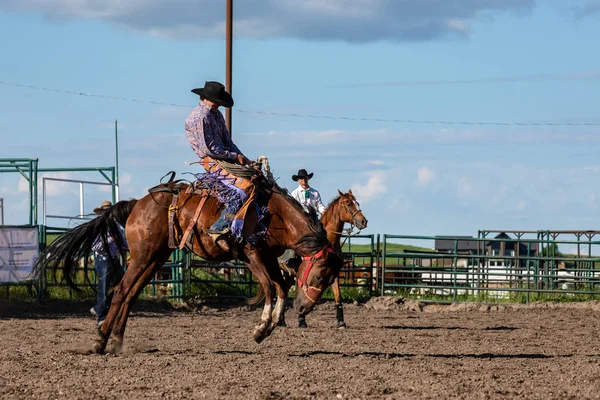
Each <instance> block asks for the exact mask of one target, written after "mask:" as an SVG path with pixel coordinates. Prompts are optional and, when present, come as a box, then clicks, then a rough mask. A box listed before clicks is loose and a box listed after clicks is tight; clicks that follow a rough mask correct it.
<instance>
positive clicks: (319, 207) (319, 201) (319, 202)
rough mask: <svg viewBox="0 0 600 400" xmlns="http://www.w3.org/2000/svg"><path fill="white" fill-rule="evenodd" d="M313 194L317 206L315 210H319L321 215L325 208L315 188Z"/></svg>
mask: <svg viewBox="0 0 600 400" xmlns="http://www.w3.org/2000/svg"><path fill="white" fill-rule="evenodd" d="M314 195H315V205H316V206H317V210H318V211H319V213H320V214H321V215H323V213H324V212H325V210H326V208H325V206H324V205H323V201H321V195H320V194H319V192H317V191H316V190H315V192H314Z"/></svg>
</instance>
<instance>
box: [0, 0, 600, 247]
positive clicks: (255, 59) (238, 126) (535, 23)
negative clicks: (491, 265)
mask: <svg viewBox="0 0 600 400" xmlns="http://www.w3.org/2000/svg"><path fill="white" fill-rule="evenodd" d="M0 37H2V41H1V42H0V46H1V47H0V48H1V50H2V57H0V107H1V108H2V113H0V135H1V137H2V140H1V142H0V143H1V145H0V158H39V167H40V168H60V167H108V166H114V165H115V140H114V137H115V135H114V121H115V120H118V123H119V176H120V183H121V185H120V197H121V199H127V198H131V197H134V198H140V197H142V196H144V195H145V194H146V193H147V189H148V188H149V187H152V186H154V185H156V184H157V183H159V180H160V178H161V177H162V176H163V175H164V174H166V173H167V172H168V171H170V170H175V171H177V173H178V174H179V176H180V177H187V178H189V177H190V176H189V175H181V174H184V173H186V172H201V171H200V168H199V167H198V166H197V165H189V164H186V162H188V163H189V162H193V161H195V160H196V159H197V157H196V156H195V154H194V153H193V151H192V150H191V148H190V146H189V144H188V142H187V139H186V137H185V132H184V121H185V119H186V117H187V115H188V114H189V113H190V112H191V111H192V109H193V108H194V107H195V106H196V105H197V102H198V97H197V96H195V95H193V94H192V93H191V92H190V90H191V89H193V88H195V87H201V86H203V85H204V82H205V81H208V80H217V81H221V82H224V80H225V41H224V37H225V1H224V0H221V1H215V0H212V1H205V0H171V1H169V2H166V1H160V0H130V1H128V2H123V1H119V0H0ZM234 37H235V39H234V44H233V52H234V54H233V88H232V94H233V97H234V99H235V106H234V108H233V129H232V134H233V138H234V141H235V142H236V144H237V145H238V146H239V147H240V148H241V149H242V150H243V152H244V153H245V154H246V155H247V156H248V157H249V158H253V159H256V158H257V157H258V156H260V155H265V156H267V157H268V158H269V160H270V163H271V166H272V168H273V170H274V174H275V176H276V177H278V178H279V182H280V184H281V185H282V186H285V187H287V188H289V189H290V190H293V189H294V188H295V186H296V184H295V183H294V182H293V181H292V180H291V176H292V174H294V173H296V172H297V171H298V169H300V168H305V169H307V170H308V171H309V172H314V174H315V175H314V178H313V179H312V180H311V181H310V183H311V185H312V186H313V187H315V188H316V189H317V190H319V191H320V192H321V196H322V197H323V199H324V200H325V202H329V201H330V200H332V199H333V198H334V197H335V196H336V195H337V190H338V189H339V190H341V191H344V192H345V191H347V190H348V189H352V191H353V193H354V194H355V195H356V197H357V198H358V201H359V202H360V204H361V206H362V209H363V212H364V214H365V216H366V217H367V218H368V220H369V227H368V228H367V229H366V230H365V231H364V232H363V233H367V234H370V233H375V234H377V233H379V234H384V233H387V234H399V235H431V236H433V235H475V236H477V231H478V230H480V229H490V230H501V229H508V230H538V229H556V230H559V229H561V230H564V229H571V230H579V229H586V230H587V229H593V230H595V229H599V230H600V226H599V225H598V224H599V218H598V217H597V215H598V211H599V209H600V186H599V185H598V182H599V178H600V161H599V160H598V157H597V154H598V146H599V145H600V134H599V133H600V132H599V131H600V115H599V111H598V110H600V51H598V38H599V37H600V1H598V0H454V1H448V0H420V1H409V0H260V1H259V0H242V1H241V0H236V1H234ZM41 88H46V89H50V90H42V89H41ZM65 92H69V93H65ZM80 93H81V94H86V95H79V94H80ZM117 98H118V99H120V100H118V99H117ZM52 176H55V177H61V178H67V179H84V180H92V181H102V177H101V176H100V175H99V174H97V173H57V174H53V175H52ZM40 180H41V179H40ZM40 192H41V190H40ZM84 193H85V195H84V204H85V211H86V212H91V210H92V209H93V208H94V207H95V206H97V204H99V202H100V201H102V200H103V199H105V198H108V197H109V193H107V192H106V188H102V187H97V186H92V185H85V187H84ZM47 196H48V197H47V204H48V207H47V210H46V212H47V213H48V214H54V215H57V214H58V215H69V216H74V215H77V214H78V213H79V186H78V185H77V184H71V183H57V182H48V187H47ZM0 198H4V214H5V223H6V224H24V223H27V215H28V214H27V204H28V199H27V185H26V184H25V181H24V180H23V179H22V178H20V176H19V175H18V174H16V173H14V174H8V173H3V174H0ZM41 201H42V200H41V196H40V204H41ZM39 218H40V220H41V219H42V215H41V207H40V216H39ZM61 223H62V224H64V223H65V222H64V221H63V222H60V221H52V225H54V226H56V225H59V224H61Z"/></svg>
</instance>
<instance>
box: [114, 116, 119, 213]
mask: <svg viewBox="0 0 600 400" xmlns="http://www.w3.org/2000/svg"><path fill="white" fill-rule="evenodd" d="M115 168H116V177H115V180H114V181H113V184H114V185H115V186H114V187H116V198H115V199H113V200H115V201H119V129H118V125H117V120H116V119H115Z"/></svg>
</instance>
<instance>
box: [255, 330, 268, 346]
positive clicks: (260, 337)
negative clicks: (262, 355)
mask: <svg viewBox="0 0 600 400" xmlns="http://www.w3.org/2000/svg"><path fill="white" fill-rule="evenodd" d="M252 337H254V341H255V342H256V343H258V344H260V343H262V341H263V340H265V337H266V336H265V334H264V332H261V331H260V330H258V329H255V330H254V332H252Z"/></svg>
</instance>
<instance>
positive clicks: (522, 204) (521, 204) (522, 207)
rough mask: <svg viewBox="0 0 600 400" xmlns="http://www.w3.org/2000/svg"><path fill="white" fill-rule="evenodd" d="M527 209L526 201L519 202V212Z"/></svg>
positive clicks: (517, 206)
mask: <svg viewBox="0 0 600 400" xmlns="http://www.w3.org/2000/svg"><path fill="white" fill-rule="evenodd" d="M525 207H527V202H526V201H525V200H519V201H517V205H516V208H517V210H523V209H524V208H525Z"/></svg>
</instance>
